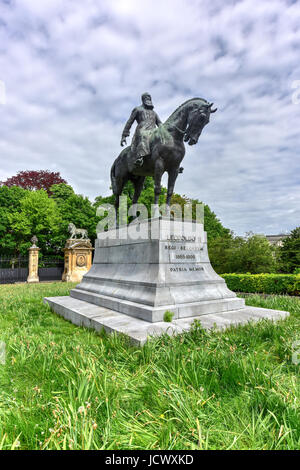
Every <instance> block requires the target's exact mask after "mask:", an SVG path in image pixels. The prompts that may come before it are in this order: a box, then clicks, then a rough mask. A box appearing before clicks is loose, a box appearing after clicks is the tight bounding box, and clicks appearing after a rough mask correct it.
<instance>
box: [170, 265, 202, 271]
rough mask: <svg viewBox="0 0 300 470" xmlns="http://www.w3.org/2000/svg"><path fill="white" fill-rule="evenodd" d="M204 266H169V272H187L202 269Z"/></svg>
mask: <svg viewBox="0 0 300 470" xmlns="http://www.w3.org/2000/svg"><path fill="white" fill-rule="evenodd" d="M203 270H204V268H203V267H202V266H187V267H185V266H174V267H173V266H172V267H170V272H171V273H178V272H189V271H203Z"/></svg>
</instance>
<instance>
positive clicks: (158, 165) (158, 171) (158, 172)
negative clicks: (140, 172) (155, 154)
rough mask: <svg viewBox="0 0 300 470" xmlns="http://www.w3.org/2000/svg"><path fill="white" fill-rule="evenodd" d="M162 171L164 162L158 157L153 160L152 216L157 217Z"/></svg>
mask: <svg viewBox="0 0 300 470" xmlns="http://www.w3.org/2000/svg"><path fill="white" fill-rule="evenodd" d="M164 171H165V169H164V163H163V161H162V160H161V159H160V158H158V159H157V160H156V162H155V170H154V214H153V216H154V217H159V207H158V200H159V196H160V193H161V178H162V175H163V173H164Z"/></svg>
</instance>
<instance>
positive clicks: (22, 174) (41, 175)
mask: <svg viewBox="0 0 300 470" xmlns="http://www.w3.org/2000/svg"><path fill="white" fill-rule="evenodd" d="M60 183H65V184H67V182H66V180H64V179H63V178H62V177H61V176H60V173H59V172H57V173H55V172H53V171H49V170H38V171H35V170H26V171H19V172H18V173H17V174H16V176H12V177H11V178H8V179H7V180H6V181H2V182H1V185H4V186H8V187H10V186H20V187H21V188H24V189H30V190H34V189H45V190H46V191H47V192H48V194H50V193H51V191H50V189H49V188H50V187H51V186H52V185H53V184H60Z"/></svg>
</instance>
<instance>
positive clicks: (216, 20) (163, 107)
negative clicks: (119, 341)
mask: <svg viewBox="0 0 300 470" xmlns="http://www.w3.org/2000/svg"><path fill="white" fill-rule="evenodd" d="M297 80H298V81H299V83H297ZM0 81H2V84H1V82H0V93H1V90H2V102H3V83H4V84H5V89H6V104H1V105H0V122H1V125H0V180H5V179H6V178H7V177H9V176H12V175H14V174H16V172H17V171H19V170H24V169H50V170H53V171H59V172H60V173H61V175H62V176H63V177H64V178H65V179H66V180H67V181H68V182H69V184H71V185H72V186H73V187H74V188H75V190H76V191H77V192H79V193H82V194H84V195H87V196H89V197H90V198H91V199H93V198H94V197H95V196H97V195H99V194H101V195H108V194H110V190H109V186H110V181H109V172H110V166H111V164H112V162H113V160H114V158H115V157H116V156H117V155H118V153H119V152H120V136H121V132H122V128H123V126H124V124H125V121H126V120H127V118H128V116H129V114H130V112H131V110H132V108H133V107H134V106H136V105H138V104H139V101H140V94H141V93H142V92H144V91H149V92H151V94H152V98H153V102H154V104H155V107H156V111H157V112H158V114H159V116H160V118H161V119H162V120H165V119H166V118H167V117H168V116H169V115H170V114H171V113H172V111H173V110H174V109H175V108H176V107H177V106H178V105H179V104H181V103H182V102H184V101H185V100H187V99H189V98H191V97H194V96H200V97H203V98H205V99H207V100H209V101H213V102H214V103H215V105H216V106H217V107H218V112H217V113H215V114H213V115H212V116H211V122H210V124H209V125H208V126H207V127H206V128H205V130H204V132H203V134H202V136H201V138H200V139H199V142H198V144H197V146H194V147H188V148H187V153H186V156H185V159H184V161H183V166H184V169H185V170H184V174H183V175H180V176H179V177H178V180H177V185H176V192H178V193H180V194H186V195H187V196H190V197H196V198H198V199H200V200H203V201H204V202H205V203H207V204H209V206H210V207H211V209H212V210H214V212H215V213H216V214H217V216H218V217H219V218H220V220H221V221H222V223H223V224H224V225H225V226H227V227H229V228H231V229H232V230H234V231H235V232H236V233H238V234H243V233H245V232H247V231H250V230H252V231H254V232H258V233H266V234H271V233H272V234H273V233H280V232H284V231H289V230H290V229H292V228H294V227H295V226H296V225H300V191H299V182H300V171H299V158H300V155H299V150H300V86H299V93H298V92H297V89H295V88H293V86H297V85H299V84H300V3H299V2H295V1H287V0H286V1H283V0H281V1H279V0H272V1H270V0H260V1H257V0H241V1H231V0H227V1H226V2H224V0H221V1H219V0H84V1H82V0H60V1H58V0H40V1H37V0H0ZM293 94H294V99H293V98H292V97H293ZM0 101H1V97H0ZM293 101H294V103H293ZM297 101H299V104H298V105H297V104H296V102H297Z"/></svg>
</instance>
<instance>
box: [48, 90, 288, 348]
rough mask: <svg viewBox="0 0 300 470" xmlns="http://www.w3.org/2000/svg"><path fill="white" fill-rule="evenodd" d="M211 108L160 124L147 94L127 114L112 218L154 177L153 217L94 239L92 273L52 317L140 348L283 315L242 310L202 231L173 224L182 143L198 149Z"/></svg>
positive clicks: (179, 113) (193, 103)
mask: <svg viewBox="0 0 300 470" xmlns="http://www.w3.org/2000/svg"><path fill="white" fill-rule="evenodd" d="M212 105H213V103H209V102H208V101H206V100H204V99H203V98H192V99H191V100H188V101H186V102H185V103H183V104H182V105H181V106H179V107H178V108H177V109H176V110H175V111H174V112H173V113H172V114H171V116H170V117H169V118H168V119H167V120H166V122H165V123H164V124H162V123H161V121H160V119H159V118H158V115H157V114H156V113H155V112H154V111H153V104H152V100H151V96H150V95H149V93H144V94H143V95H142V106H139V107H137V108H134V110H133V111H132V113H131V116H130V118H129V120H128V121H127V124H126V126H125V128H124V131H123V134H122V138H121V145H123V144H126V137H128V135H129V130H130V127H131V125H132V124H133V122H134V121H137V124H138V125H137V128H136V131H135V134H134V138H133V142H132V145H131V146H128V147H126V148H125V149H124V150H123V151H122V152H121V153H120V155H119V156H118V158H117V159H116V160H115V162H114V163H113V165H112V168H111V183H112V189H113V193H114V195H115V200H116V204H115V209H116V215H117V210H118V208H119V196H120V195H121V193H122V190H123V187H124V185H125V182H126V181H128V180H129V181H131V182H132V183H133V185H134V188H135V192H134V196H133V203H134V204H136V203H137V202H138V198H139V196H140V193H141V191H142V188H143V183H144V180H145V177H146V176H153V177H154V182H155V198H154V214H153V217H152V218H151V219H145V220H139V219H136V220H135V221H134V223H132V224H130V226H122V227H117V226H116V227H115V228H113V229H111V230H108V231H107V232H100V233H98V236H97V240H96V243H95V255H94V261H93V265H92V267H91V269H90V270H89V271H88V272H87V273H86V274H85V275H84V276H83V278H82V281H81V282H80V284H79V285H78V286H76V288H75V289H73V290H71V293H70V296H69V297H52V298H46V299H45V301H46V302H48V304H49V305H50V307H51V308H52V309H53V310H54V311H55V312H57V313H58V314H60V315H62V316H64V317H65V318H66V319H68V320H70V321H72V322H73V323H75V324H77V325H84V326H87V327H91V328H94V329H96V330H100V329H102V328H104V329H105V330H107V331H109V332H117V333H124V334H126V335H127V336H129V337H130V338H131V340H132V341H133V342H135V343H137V344H143V343H144V342H145V341H146V340H147V338H148V337H149V336H153V335H160V334H163V333H167V334H177V333H181V332H183V331H186V330H188V329H190V328H191V325H192V324H193V322H194V321H195V320H198V321H199V322H200V323H201V324H202V326H203V327H205V328H212V327H213V326H214V325H215V326H217V327H218V328H224V327H227V326H230V325H235V324H244V323H247V322H248V321H249V320H253V321H257V320H260V319H262V318H269V319H279V318H284V317H285V316H286V315H288V312H282V311H276V310H269V309H263V308H256V307H245V302H244V300H243V299H241V298H238V297H237V296H236V294H235V293H234V292H232V291H230V290H229V289H228V288H227V286H226V283H225V281H224V279H222V278H221V277H220V276H218V274H217V273H216V272H215V271H214V270H213V268H212V266H211V264H210V261H209V257H208V252H207V239H206V233H205V232H204V228H203V224H202V223H197V222H192V221H182V220H181V219H180V220H178V219H174V220H171V219H170V216H169V215H170V201H171V196H172V194H173V191H174V185H175V181H176V179H177V176H178V174H179V173H181V172H182V167H180V163H181V161H182V159H183V158H184V155H185V146H184V142H187V143H188V144H189V145H195V144H196V143H197V142H198V139H199V137H200V135H201V132H202V130H203V128H204V127H205V125H206V124H208V122H209V120H210V115H211V113H214V112H215V111H216V109H212ZM164 172H167V173H168V191H167V199H166V208H167V210H166V217H162V216H160V213H159V208H158V197H159V195H160V192H161V178H162V175H163V173H164ZM81 235H82V234H81ZM82 237H83V235H82ZM71 238H72V237H71ZM80 242H83V240H81V241H80Z"/></svg>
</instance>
